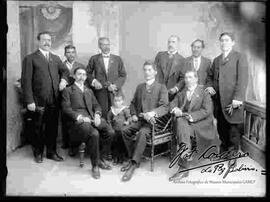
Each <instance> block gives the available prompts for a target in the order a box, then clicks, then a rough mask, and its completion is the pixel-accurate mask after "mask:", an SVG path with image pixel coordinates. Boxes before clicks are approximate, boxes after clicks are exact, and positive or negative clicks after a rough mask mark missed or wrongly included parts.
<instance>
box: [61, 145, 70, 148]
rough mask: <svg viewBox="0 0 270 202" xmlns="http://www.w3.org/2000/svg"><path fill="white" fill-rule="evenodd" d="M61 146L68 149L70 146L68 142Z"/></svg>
mask: <svg viewBox="0 0 270 202" xmlns="http://www.w3.org/2000/svg"><path fill="white" fill-rule="evenodd" d="M61 148H62V149H68V148H69V146H68V144H63V145H62V146H61Z"/></svg>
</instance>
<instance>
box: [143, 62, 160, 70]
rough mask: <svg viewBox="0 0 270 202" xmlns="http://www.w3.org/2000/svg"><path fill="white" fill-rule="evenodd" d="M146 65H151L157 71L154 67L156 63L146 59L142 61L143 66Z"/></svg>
mask: <svg viewBox="0 0 270 202" xmlns="http://www.w3.org/2000/svg"><path fill="white" fill-rule="evenodd" d="M146 65H151V66H152V67H153V69H154V70H155V71H157V67H156V64H155V63H154V62H153V61H152V60H146V61H145V62H144V63H143V67H144V66H146Z"/></svg>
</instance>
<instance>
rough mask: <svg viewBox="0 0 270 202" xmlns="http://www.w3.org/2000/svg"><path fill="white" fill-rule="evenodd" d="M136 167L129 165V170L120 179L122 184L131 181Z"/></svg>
mask: <svg viewBox="0 0 270 202" xmlns="http://www.w3.org/2000/svg"><path fill="white" fill-rule="evenodd" d="M136 167H137V166H136V164H131V166H130V167H129V169H128V170H127V171H126V172H125V174H124V175H123V177H122V181H123V182H126V181H129V180H130V179H131V177H132V175H133V173H134V170H135V168H136Z"/></svg>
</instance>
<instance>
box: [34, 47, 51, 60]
mask: <svg viewBox="0 0 270 202" xmlns="http://www.w3.org/2000/svg"><path fill="white" fill-rule="evenodd" d="M36 54H37V55H38V56H39V57H41V58H42V59H43V61H44V62H46V63H48V60H47V59H46V57H45V56H44V55H43V54H42V53H41V51H40V50H37V51H36ZM49 55H50V54H49ZM49 57H50V59H51V56H49Z"/></svg>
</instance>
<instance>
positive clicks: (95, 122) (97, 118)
mask: <svg viewBox="0 0 270 202" xmlns="http://www.w3.org/2000/svg"><path fill="white" fill-rule="evenodd" d="M100 123H101V119H100V115H99V114H95V117H94V124H95V126H96V127H98V126H99V125H100Z"/></svg>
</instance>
